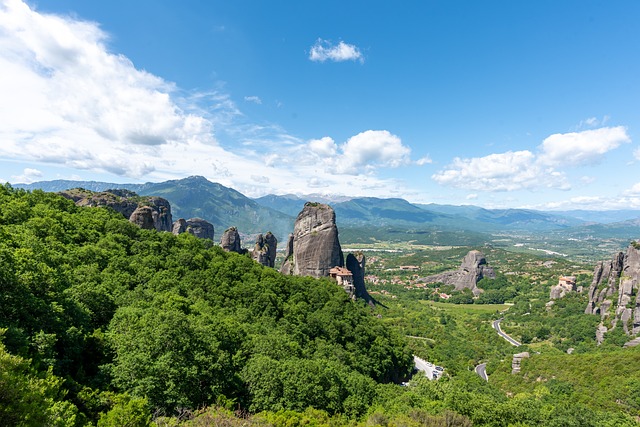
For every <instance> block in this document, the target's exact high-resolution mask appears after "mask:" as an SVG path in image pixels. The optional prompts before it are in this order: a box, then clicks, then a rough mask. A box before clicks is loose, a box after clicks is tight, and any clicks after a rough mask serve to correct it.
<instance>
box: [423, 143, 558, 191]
mask: <svg viewBox="0 0 640 427" xmlns="http://www.w3.org/2000/svg"><path fill="white" fill-rule="evenodd" d="M432 178H433V179H434V180H435V181H436V182H438V183H440V184H443V185H450V186H452V187H458V188H466V189H469V190H481V191H514V190H521V189H525V188H534V187H538V186H543V187H547V188H559V189H568V184H567V182H566V179H565V177H564V175H562V174H561V173H559V172H556V171H552V170H543V169H541V168H540V166H539V165H537V164H536V161H535V155H534V154H533V153H532V152H530V151H527V150H524V151H515V152H513V151H508V152H506V153H501V154H490V155H488V156H485V157H475V158H471V159H461V158H455V159H454V160H453V163H452V164H451V165H449V166H448V168H446V169H445V170H443V171H440V172H438V173H436V174H434V175H433V176H432Z"/></svg>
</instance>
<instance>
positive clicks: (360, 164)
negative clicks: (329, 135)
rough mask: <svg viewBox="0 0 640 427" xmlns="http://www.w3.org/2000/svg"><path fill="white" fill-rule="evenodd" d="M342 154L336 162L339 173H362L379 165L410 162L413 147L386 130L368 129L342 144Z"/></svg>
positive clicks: (390, 165)
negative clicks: (404, 143)
mask: <svg viewBox="0 0 640 427" xmlns="http://www.w3.org/2000/svg"><path fill="white" fill-rule="evenodd" d="M340 150H341V151H342V156H341V157H340V159H338V162H336V163H335V164H334V167H335V170H336V172H338V173H344V174H352V175H356V174H360V173H363V172H370V171H372V170H373V169H375V168H377V167H381V166H382V167H392V168H394V167H398V166H401V165H405V164H408V163H409V162H410V154H411V149H410V148H409V147H407V146H405V145H403V144H402V141H401V140H400V138H399V137H397V136H396V135H393V134H391V133H390V132H389V131H386V130H367V131H364V132H361V133H359V134H357V135H355V136H352V137H351V138H349V139H348V140H347V142H345V143H344V144H342V145H341V146H340Z"/></svg>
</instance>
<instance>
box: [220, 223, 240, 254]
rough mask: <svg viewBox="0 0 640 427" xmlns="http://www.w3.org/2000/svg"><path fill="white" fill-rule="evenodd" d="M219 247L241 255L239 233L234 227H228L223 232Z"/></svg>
mask: <svg viewBox="0 0 640 427" xmlns="http://www.w3.org/2000/svg"><path fill="white" fill-rule="evenodd" d="M220 246H222V249H224V250H225V251H227V252H237V253H239V254H241V253H243V252H244V251H243V250H242V245H241V242H240V233H238V229H237V228H236V227H230V228H228V229H226V230H225V232H224V234H223V235H222V238H220Z"/></svg>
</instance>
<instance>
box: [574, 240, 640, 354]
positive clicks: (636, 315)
mask: <svg viewBox="0 0 640 427" xmlns="http://www.w3.org/2000/svg"><path fill="white" fill-rule="evenodd" d="M639 291H640V244H638V243H636V242H632V243H631V245H629V247H628V248H627V251H626V253H623V252H619V253H618V254H616V255H615V256H614V257H613V259H612V260H611V261H609V262H606V263H603V262H599V263H598V264H597V265H596V267H595V270H594V272H593V282H592V283H591V286H590V287H589V303H588V304H587V307H586V309H585V313H586V314H596V315H598V314H599V315H600V318H601V324H600V327H599V331H603V330H604V331H606V330H610V329H612V328H615V327H616V325H617V324H618V323H621V324H622V328H623V330H624V332H625V333H626V334H627V335H637V334H638V333H640V292H639ZM616 293H617V295H618V297H617V299H616V300H615V301H614V300H613V298H612V296H613V295H614V294H616ZM611 308H613V310H612V311H611V310H610V309H611ZM606 324H609V326H610V327H609V328H607V326H606ZM601 334H602V335H603V336H604V332H601ZM598 341H599V342H602V340H601V339H600V340H598Z"/></svg>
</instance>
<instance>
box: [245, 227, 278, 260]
mask: <svg viewBox="0 0 640 427" xmlns="http://www.w3.org/2000/svg"><path fill="white" fill-rule="evenodd" d="M277 247H278V240H277V239H276V236H274V235H273V233H271V232H270V231H269V232H268V233H267V234H265V235H264V236H263V235H262V234H258V237H256V244H255V245H254V247H253V251H251V258H253V259H254V260H256V261H257V262H258V263H260V264H262V265H264V266H267V267H271V268H273V266H274V265H275V263H276V249H277Z"/></svg>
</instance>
